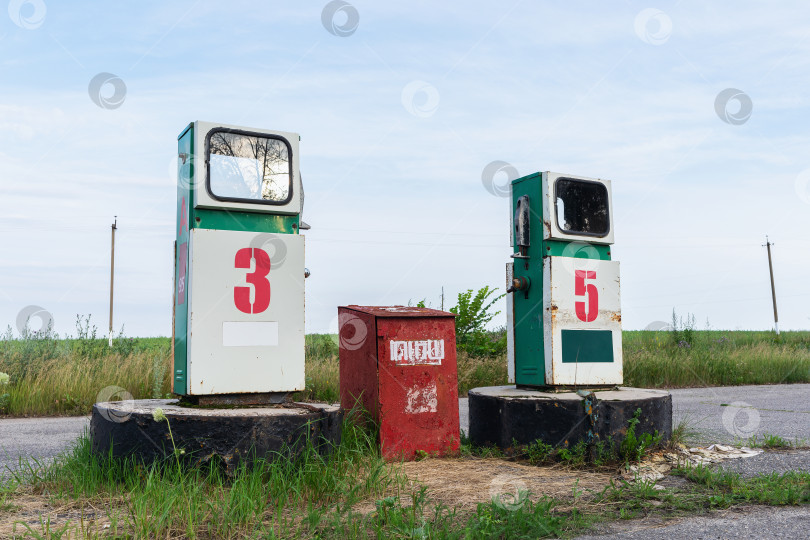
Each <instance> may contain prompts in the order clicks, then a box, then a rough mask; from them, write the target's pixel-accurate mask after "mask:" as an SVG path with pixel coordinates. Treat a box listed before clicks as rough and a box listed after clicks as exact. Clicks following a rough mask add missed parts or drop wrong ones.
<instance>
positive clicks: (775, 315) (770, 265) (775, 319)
mask: <svg viewBox="0 0 810 540" xmlns="http://www.w3.org/2000/svg"><path fill="white" fill-rule="evenodd" d="M772 245H773V244H771V242H770V240H768V237H767V236H765V247H766V248H768V270H770V272H771V298H773V324H774V327H775V329H776V335H777V336H778V335H779V314H778V313H777V312H776V288H775V287H774V284H773V263H772V262H771V246H772Z"/></svg>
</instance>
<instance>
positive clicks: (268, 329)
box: [222, 321, 278, 347]
mask: <svg viewBox="0 0 810 540" xmlns="http://www.w3.org/2000/svg"><path fill="white" fill-rule="evenodd" d="M275 345H278V323H277V322H275V321H269V322H223V323H222V346H223V347H267V346H275Z"/></svg>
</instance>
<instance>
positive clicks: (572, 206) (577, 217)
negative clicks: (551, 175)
mask: <svg viewBox="0 0 810 540" xmlns="http://www.w3.org/2000/svg"><path fill="white" fill-rule="evenodd" d="M554 192H555V193H554V194H555V199H556V203H555V204H556V208H557V212H556V214H557V227H559V229H560V230H561V231H562V232H564V233H569V234H582V235H587V236H605V235H607V233H608V232H609V231H610V216H609V215H608V205H609V201H608V190H607V187H606V186H605V185H604V184H602V183H600V182H592V181H589V180H575V179H573V178H559V179H558V180H557V182H556V183H555V186H554Z"/></svg>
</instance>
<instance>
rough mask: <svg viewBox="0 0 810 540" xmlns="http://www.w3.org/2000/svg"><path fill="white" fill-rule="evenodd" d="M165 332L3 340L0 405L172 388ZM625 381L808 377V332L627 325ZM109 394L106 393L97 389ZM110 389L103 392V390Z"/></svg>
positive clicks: (27, 407) (492, 375)
mask: <svg viewBox="0 0 810 540" xmlns="http://www.w3.org/2000/svg"><path fill="white" fill-rule="evenodd" d="M170 345H171V344H170V339H169V338H118V339H116V340H115V342H114V346H113V347H112V348H110V347H108V344H107V340H105V339H95V338H94V337H93V336H92V333H89V332H85V333H84V335H80V336H79V337H76V338H70V339H57V338H55V337H44V338H36V339H35V338H32V337H29V338H28V339H13V338H11V336H10V334H7V335H6V336H4V339H2V340H0V372H4V373H7V374H8V375H9V378H10V382H9V383H8V384H6V385H2V383H0V415H13V416H21V415H48V414H87V413H88V412H89V411H90V408H91V406H92V404H93V403H95V402H96V401H97V400H98V399H99V395H100V393H102V391H103V390H105V389H106V394H111V393H112V392H115V391H116V389H115V388H112V387H119V388H122V389H124V390H126V391H127V392H129V394H131V395H132V396H133V397H134V398H135V399H141V398H155V397H164V396H168V395H170V393H171V386H170V384H171V380H170V371H171V368H170V365H169V364H170V358H171V355H170ZM623 345H624V380H625V385H627V386H636V387H644V388H677V387H696V386H723V385H740V384H780V383H798V382H810V332H783V333H782V335H781V336H779V337H778V338H777V337H776V336H775V335H774V334H773V333H771V332H748V331H717V330H710V331H689V332H684V331H678V332H672V331H657V332H653V331H625V332H624V334H623ZM306 358H307V367H306V376H307V382H306V387H307V389H306V391H305V392H302V393H301V394H300V395H298V396H296V397H297V398H298V399H312V400H318V401H329V402H335V401H338V400H339V380H338V379H339V376H338V373H339V370H338V347H337V343H336V339H335V336H330V335H325V334H311V335H308V336H307V339H306ZM458 377H459V392H460V394H461V395H464V394H465V393H466V392H467V391H468V390H469V389H470V388H475V387H477V386H492V385H498V384H506V378H507V374H506V359H505V358H504V357H503V356H495V357H471V356H469V355H467V354H465V353H459V355H458ZM103 395H105V394H102V396H103ZM109 397H110V396H109V395H107V398H109Z"/></svg>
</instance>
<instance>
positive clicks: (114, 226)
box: [109, 216, 118, 347]
mask: <svg viewBox="0 0 810 540" xmlns="http://www.w3.org/2000/svg"><path fill="white" fill-rule="evenodd" d="M117 226H118V216H115V221H114V222H113V224H112V231H111V233H112V245H111V247H110V341H109V344H110V347H112V344H113V283H114V282H115V229H117V228H118V227H117Z"/></svg>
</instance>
